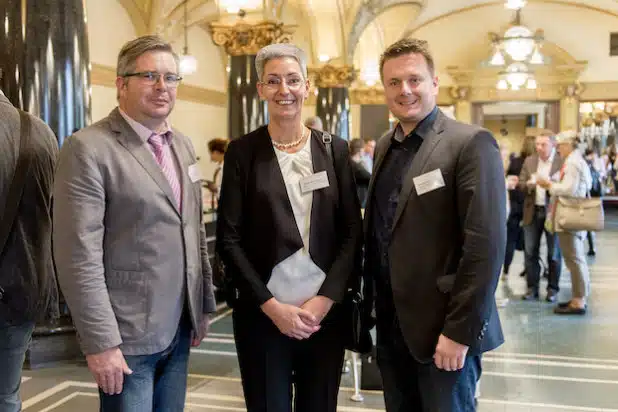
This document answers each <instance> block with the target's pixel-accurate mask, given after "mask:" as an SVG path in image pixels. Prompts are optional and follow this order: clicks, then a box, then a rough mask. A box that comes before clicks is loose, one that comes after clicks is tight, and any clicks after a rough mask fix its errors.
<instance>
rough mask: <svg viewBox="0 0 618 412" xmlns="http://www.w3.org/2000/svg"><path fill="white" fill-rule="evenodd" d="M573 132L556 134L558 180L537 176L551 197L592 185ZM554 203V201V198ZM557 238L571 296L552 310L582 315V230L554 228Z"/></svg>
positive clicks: (585, 282) (585, 276)
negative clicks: (567, 269)
mask: <svg viewBox="0 0 618 412" xmlns="http://www.w3.org/2000/svg"><path fill="white" fill-rule="evenodd" d="M577 143H578V139H577V132H575V131H573V130H568V131H565V132H561V133H559V134H558V135H557V136H556V145H557V147H558V152H559V153H560V157H561V158H562V159H564V163H563V165H562V169H561V170H560V179H559V181H557V182H551V181H549V180H547V179H542V178H537V184H538V185H539V186H541V187H543V188H544V189H548V190H549V192H550V193H551V195H552V196H557V197H567V198H585V197H587V195H588V192H589V191H590V189H591V188H592V177H591V175H590V169H589V167H588V164H587V163H586V160H585V159H584V157H583V156H582V154H581V153H580V151H579V150H578V149H577ZM554 202H555V200H554ZM557 233H558V239H559V244H560V248H561V249H562V255H563V256H564V262H565V263H566V265H567V267H568V268H569V271H570V272H571V285H572V294H573V297H572V298H571V300H569V301H568V302H563V303H559V304H558V306H557V307H556V308H555V309H554V313H557V314H560V315H584V314H585V313H586V309H587V307H586V298H587V296H588V293H589V290H590V284H589V283H590V274H589V272H588V264H587V263H586V253H585V251H584V239H585V238H586V232H585V231H574V232H571V231H561V229H560V228H559V227H558V228H557Z"/></svg>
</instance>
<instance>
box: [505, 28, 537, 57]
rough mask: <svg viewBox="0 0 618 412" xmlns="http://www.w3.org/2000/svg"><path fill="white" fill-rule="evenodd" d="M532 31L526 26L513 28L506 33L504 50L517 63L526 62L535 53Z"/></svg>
mask: <svg viewBox="0 0 618 412" xmlns="http://www.w3.org/2000/svg"><path fill="white" fill-rule="evenodd" d="M534 47H535V42H534V38H533V36H532V31H531V30H530V29H529V28H527V27H526V26H513V27H511V28H510V29H508V30H507V31H506V32H505V33H504V50H505V51H506V52H507V53H508V54H509V56H511V58H512V59H513V60H515V61H518V62H521V61H524V60H526V59H527V58H528V56H530V54H531V53H532V52H533V51H534Z"/></svg>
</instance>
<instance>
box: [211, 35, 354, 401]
mask: <svg viewBox="0 0 618 412" xmlns="http://www.w3.org/2000/svg"><path fill="white" fill-rule="evenodd" d="M255 65H256V69H257V73H258V78H259V82H258V86H257V87H258V92H259V95H260V98H261V99H263V100H265V101H266V102H267V103H268V112H269V114H270V123H269V124H268V126H263V127H260V128H258V129H256V130H255V131H253V132H251V133H249V134H247V135H245V136H243V137H241V138H239V139H237V140H234V141H232V142H231V143H230V145H229V146H228V151H227V153H226V155H225V166H224V171H223V184H222V186H221V199H220V207H219V217H218V219H217V246H216V248H217V252H218V254H219V255H220V256H221V258H222V260H223V263H224V264H225V268H226V271H227V274H228V275H229V276H230V277H231V279H232V284H233V286H235V287H236V289H237V291H238V298H237V301H236V302H235V303H234V314H233V321H234V337H235V340H236V348H237V352H238V362H239V365H240V374H241V378H242V384H243V390H244V395H245V403H246V405H247V411H248V412H258V411H268V412H288V411H291V410H292V408H293V405H292V404H293V403H294V410H295V411H296V412H317V411H319V412H335V410H336V408H337V393H338V390H339V382H340V379H341V370H342V366H343V359H344V339H345V332H344V331H345V329H346V324H345V322H346V320H348V318H347V317H345V316H343V312H342V306H341V305H340V303H341V302H342V300H343V298H344V294H345V293H346V291H347V289H348V285H349V284H350V281H351V280H352V277H353V276H360V270H359V267H360V256H361V255H360V248H361V243H362V223H361V215H360V205H359V202H358V198H357V196H356V186H355V184H354V177H353V174H352V168H351V166H350V158H349V154H348V147H347V143H346V142H345V141H344V140H343V139H340V138H338V137H332V142H331V136H330V135H327V134H325V133H323V132H320V131H317V130H311V129H309V128H307V127H305V126H304V125H303V124H302V120H301V113H302V107H303V103H304V101H305V99H307V97H308V95H309V80H308V78H307V61H306V57H305V53H304V52H303V51H302V50H300V49H299V48H297V47H296V46H293V45H291V44H273V45H270V46H267V47H265V48H263V49H262V50H261V51H260V52H259V53H258V54H257V56H256V61H255ZM327 144H328V145H330V146H328V145H327ZM329 148H330V149H331V150H332V156H331V155H329Z"/></svg>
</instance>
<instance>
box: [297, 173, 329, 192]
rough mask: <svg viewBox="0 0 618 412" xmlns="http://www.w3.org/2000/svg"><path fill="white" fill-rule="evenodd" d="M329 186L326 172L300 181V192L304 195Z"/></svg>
mask: <svg viewBox="0 0 618 412" xmlns="http://www.w3.org/2000/svg"><path fill="white" fill-rule="evenodd" d="M328 186H330V184H329V183H328V175H327V174H326V170H323V171H321V172H318V173H315V174H312V175H311V176H307V177H303V178H302V179H300V191H301V192H302V193H303V194H305V193H309V192H313V191H314V190H319V189H324V188H325V187H328Z"/></svg>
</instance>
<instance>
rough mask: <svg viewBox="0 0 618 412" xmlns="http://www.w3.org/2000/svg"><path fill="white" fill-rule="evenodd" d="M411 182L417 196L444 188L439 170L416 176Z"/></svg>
mask: <svg viewBox="0 0 618 412" xmlns="http://www.w3.org/2000/svg"><path fill="white" fill-rule="evenodd" d="M413 181H414V187H415V188H416V193H418V195H419V196H420V195H424V194H425V193H427V192H431V191H432V190H436V189H439V188H441V187H444V177H442V172H441V171H440V169H436V170H432V171H431V172H428V173H425V174H423V175H420V176H417V177H415V178H414V179H413Z"/></svg>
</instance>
